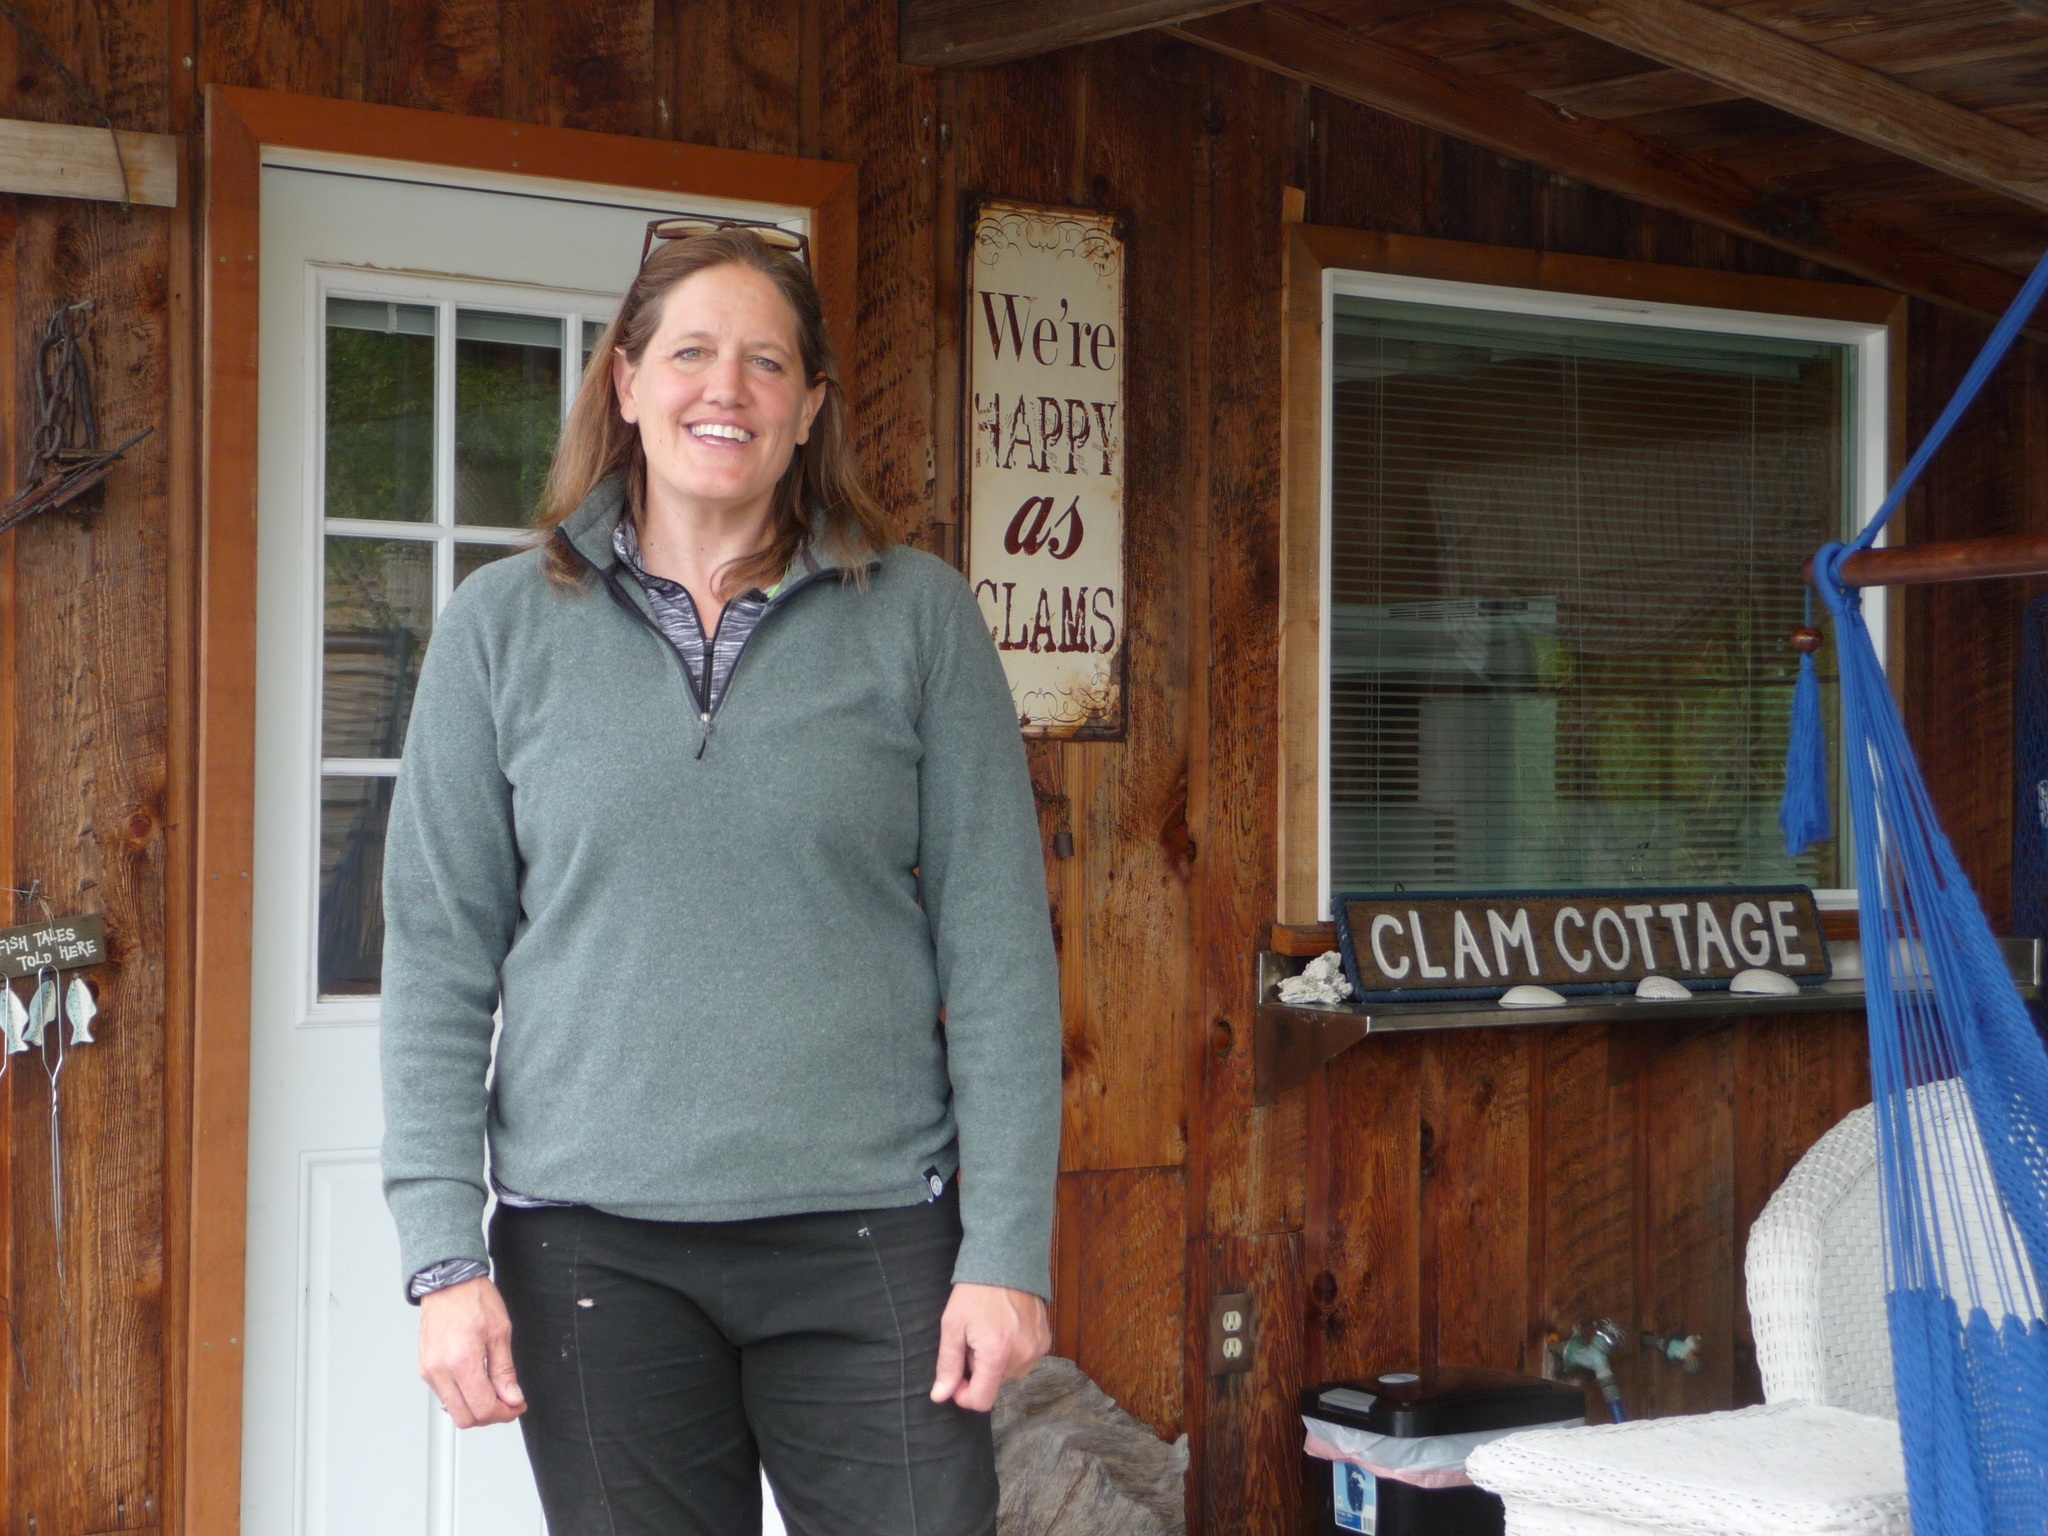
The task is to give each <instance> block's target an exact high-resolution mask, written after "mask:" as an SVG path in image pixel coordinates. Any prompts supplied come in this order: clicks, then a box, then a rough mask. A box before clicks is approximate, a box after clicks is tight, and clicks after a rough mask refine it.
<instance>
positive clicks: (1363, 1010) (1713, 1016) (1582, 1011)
mask: <svg viewBox="0 0 2048 1536" xmlns="http://www.w3.org/2000/svg"><path fill="white" fill-rule="evenodd" d="M1998 942H1999V945H2000V947H2001V948H2003V949H2004V951H2005V958H2006V964H2007V966H2008V968H2009V969H2010V970H2011V972H2012V978H2013V980H2014V981H2015V982H2016V983H2017V984H2018V985H2019V989H2020V996H2022V997H2023V998H2026V999H2027V1000H2028V1001H2030V1002H2031V1001H2033V1000H2034V999H2036V998H2038V997H2040V996H2041V986H2042V974H2041V970H2042V956H2041V941H2040V940H2039V939H2000V940H1999V941H1998ZM1828 951H1829V956H1830V958H1832V959H1833V960H1834V962H1835V967H1836V970H1837V972H1838V973H1841V972H1850V973H1852V977H1853V979H1852V978H1851V977H1844V978H1843V979H1840V980H1835V981H1825V982H1821V983H1820V984H1818V985H1816V986H1810V987H1801V988H1800V989H1799V992H1798V994H1797V995H1796V996H1789V997H1737V996H1736V995H1734V994H1733V993H1730V992H1726V991H1714V992H1695V993H1694V994H1693V995H1692V996H1691V997H1689V998H1686V999H1685V1000H1684V1001H1682V1002H1670V1003H1646V1002H1644V1001H1643V1000H1642V999H1641V998H1638V997H1636V996H1634V995H1633V994H1630V993H1621V994H1619V995H1606V996H1597V997H1574V998H1569V999H1567V1000H1566V1002H1565V1005H1564V1006H1563V1007H1562V1008H1503V1007H1501V1006H1500V1005H1499V1004H1498V1003H1490V1002H1456V1003H1420V1002H1417V1003H1371V1004H1357V1003H1330V1004H1317V1003H1283V1002H1280V1001H1278V999H1277V997H1276V994H1275V989H1276V988H1277V987H1278V986H1279V984H1280V982H1281V980H1282V979H1283V978H1285V977H1288V976H1294V975H1298V974H1300V971H1301V961H1300V958H1299V957H1297V956H1289V955H1282V954H1278V953H1275V952H1274V951H1272V950H1265V951H1262V952H1261V953H1260V955H1259V970H1258V988H1259V992H1258V996H1259V1005H1258V1014H1257V1017H1256V1019H1255V1020H1254V1022H1253V1027H1252V1095H1253V1097H1254V1099H1256V1100H1257V1102H1259V1103H1261V1104H1270V1103H1272V1102H1273V1101H1274V1100H1275V1099H1277V1098H1279V1097H1280V1096H1281V1095H1282V1094H1284V1093H1286V1092H1287V1091H1288V1090H1289V1089H1291V1088H1297V1087H1299V1086H1301V1084H1302V1083H1304V1082H1306V1081H1307V1080H1308V1077H1309V1074H1310V1073H1311V1072H1313V1071H1315V1069H1316V1068H1317V1067H1320V1066H1321V1065H1323V1063H1325V1062H1327V1061H1329V1060H1330V1059H1331V1058H1333V1057H1335V1056H1339V1055H1341V1054H1343V1053H1344V1052H1345V1051H1348V1050H1350V1049H1351V1047H1352V1046H1354V1045H1356V1044H1358V1042H1359V1041H1361V1040H1363V1039H1365V1038H1366V1037H1367V1036H1369V1035H1387V1034H1405V1033H1411V1032H1413V1031H1416V1030H1432V1029H1515V1028H1523V1027H1526V1026H1529V1025H1537V1024H1645V1025H1660V1024H1661V1025H1678V1026H1681V1027H1682V1028H1683V1030H1684V1031H1685V1032H1686V1033H1695V1032H1697V1031H1698V1030H1699V1029H1701V1028H1702V1027H1710V1026H1713V1025H1718V1024H1719V1023H1720V1022H1721V1021H1723V1020H1727V1019H1739V1018H1745V1017H1760V1016H1769V1017H1783V1016H1785V1015H1787V1014H1797V1013H1838V1012H1843V1011H1846V1010H1850V1009H1859V1008H1861V1007H1862V1006H1863V981H1862V964H1861V962H1862V952H1861V949H1860V947H1859V946H1858V945H1856V944H1854V943H1853V942H1847V941H1831V942H1830V943H1829V945H1828Z"/></svg>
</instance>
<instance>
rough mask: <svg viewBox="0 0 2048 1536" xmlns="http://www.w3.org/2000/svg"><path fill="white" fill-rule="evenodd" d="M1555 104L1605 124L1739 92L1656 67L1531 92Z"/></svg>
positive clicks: (1703, 103) (1732, 96)
mask: <svg viewBox="0 0 2048 1536" xmlns="http://www.w3.org/2000/svg"><path fill="white" fill-rule="evenodd" d="M1529 94H1530V95H1531V96H1539V97H1541V98H1542V99H1543V100H1545V101H1547V102H1549V103H1550V104H1551V105H1552V106H1554V107H1568V108H1570V109H1571V110H1572V111H1574V112H1581V113H1584V114H1585V115H1586V116H1587V117H1597V118H1599V119H1600V120H1601V121H1602V122H1603V123H1615V122H1624V121H1626V120H1628V119H1630V118H1634V117H1638V116H1640V115H1642V114H1643V113H1647V112H1678V111H1682V110H1684V109H1685V108H1687V107H1710V106H1713V105H1715V104H1716V103H1719V102H1723V101H1735V100H1737V99H1739V96H1740V93H1739V92H1736V91H1731V90H1729V89H1728V88H1727V87H1726V86H1725V85H1716V84H1715V83H1714V82H1713V81H1711V80H1702V79H1700V77H1699V76H1697V75H1688V74H1687V73H1685V71H1684V70H1682V69H1666V68H1664V67H1663V66H1662V65H1659V66H1658V67H1656V68H1655V69H1649V70H1644V71H1641V72H1638V73H1634V74H1627V75H1616V76H1614V77H1613V78H1612V79H1607V80H1588V81H1586V82H1584V83H1583V84H1579V85H1551V86H1545V87H1543V88H1542V89H1541V90H1534V91H1531V92H1530V93H1529Z"/></svg>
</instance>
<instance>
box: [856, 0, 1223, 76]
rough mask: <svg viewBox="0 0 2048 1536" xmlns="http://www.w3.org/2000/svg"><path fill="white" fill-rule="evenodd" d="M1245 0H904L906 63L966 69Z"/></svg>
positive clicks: (900, 27)
mask: <svg viewBox="0 0 2048 1536" xmlns="http://www.w3.org/2000/svg"><path fill="white" fill-rule="evenodd" d="M1243 3H1244V0H898V4H899V9H898V12H897V28H896V47H897V54H898V56H899V57H900V58H901V59H902V60H903V62H904V63H906V64H928V65H930V66H932V67H933V68H936V69H964V68H969V67H971V66H974V65H977V64H1001V63H1003V62H1005V61H1006V60H1009V59H1021V58H1025V57H1027V56H1029V55H1031V54H1034V53H1050V52H1052V51H1053V50H1054V49H1055V48H1071V47H1073V46H1075V45H1076V44H1077V43H1092V42H1096V41H1098V40H1099V39H1101V38H1105V37H1117V36H1120V35H1122V34H1123V33H1125V32H1142V31H1143V30H1144V29H1145V28H1147V27H1157V26H1163V25H1165V24H1167V23H1168V22H1175V21H1188V20H1192V19H1193V18H1194V17H1197V16H1208V15H1212V14H1214V13H1215V12H1217V11H1227V10H1229V9H1230V8H1231V7H1232V6H1236V5H1242V4H1243Z"/></svg>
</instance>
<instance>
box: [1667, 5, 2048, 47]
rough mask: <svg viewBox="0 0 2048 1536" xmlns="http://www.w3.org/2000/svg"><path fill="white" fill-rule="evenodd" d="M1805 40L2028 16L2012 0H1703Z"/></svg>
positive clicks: (1825, 41)
mask: <svg viewBox="0 0 2048 1536" xmlns="http://www.w3.org/2000/svg"><path fill="white" fill-rule="evenodd" d="M1700 3H1701V4H1703V5H1710V6H1712V7H1713V8H1714V9H1715V10H1717V11H1726V12H1728V13H1729V14H1730V15H1731V16H1740V17H1741V18H1742V19H1743V20H1745V21H1753V22H1756V23H1757V24H1758V25H1759V26H1766V27H1769V28H1770V29H1771V30H1772V31H1773V32H1782V33H1784V34H1785V36H1787V37H1792V38H1797V39H1798V40H1799V41H1800V42H1802V43H1812V44H1814V45H1816V46H1818V47H1823V48H1824V47H1827V46H1828V45H1829V44H1831V43H1837V42H1841V41H1843V40H1845V39H1853V38H1857V37H1861V36H1865V35H1868V34H1870V33H1882V32H1887V31H1891V30H1894V29H1896V28H1899V27H1913V26H1921V25H1924V24H1926V23H1930V22H1954V23H1963V24H1967V23H1969V22H1972V21H1976V20H1979V19H1983V18H1987V17H1989V18H1995V17H1997V16H1998V15H1999V14H2000V13H2003V14H2005V15H2008V16H2011V17H2013V18H2015V19H2018V20H2025V19H2026V18H2025V17H2024V16H2023V15H2022V14H2021V12H2020V11H2019V9H2018V8H2017V7H2016V6H2013V5H2011V4H2010V3H2009V0H1700Z"/></svg>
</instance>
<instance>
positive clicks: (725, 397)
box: [612, 263, 825, 512]
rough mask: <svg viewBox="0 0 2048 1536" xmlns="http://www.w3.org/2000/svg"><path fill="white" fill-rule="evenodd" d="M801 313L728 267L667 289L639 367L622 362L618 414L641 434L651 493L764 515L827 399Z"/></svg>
mask: <svg viewBox="0 0 2048 1536" xmlns="http://www.w3.org/2000/svg"><path fill="white" fill-rule="evenodd" d="M803 373H804V369H803V359H802V356H801V354H800V353H799V352H798V350H797V322H796V314H795V312H794V311H793V310H791V308H790V307H789V301H788V300H786V299H784V298H783V296H782V294H781V292H780V291H779V290H778V289H777V288H776V287H775V285H774V284H773V283H771V282H770V281H769V280H768V279H767V278H766V277H764V276H763V275H762V274H761V273H759V272H756V271H754V270H753V268H751V267H742V266H736V265H733V264H731V263H727V264H725V265H723V266H716V267H707V268H705V270H703V271H702V272H698V273H696V274H694V275H692V276H690V277H687V278H685V279H684V280H683V281H682V282H680V283H678V284H676V286H675V287H673V288H671V289H670V290H669V291H668V295H667V297H666V298H664V299H663V300H662V304H661V321H660V324H658V325H657V326H656V327H655V331H654V335H653V337H652V338H651V339H650V340H649V341H648V343H647V348H646V350H645V351H643V352H642V353H641V354H640V361H639V362H638V363H632V362H629V361H627V359H626V358H625V357H623V356H620V355H614V356H613V358H612V382H613V384H614V386H615V387H616V388H617V391H618V397H619V414H620V415H621V416H622V417H624V418H625V419H626V420H627V421H629V422H632V423H634V424H635V425H637V426H638V427H639V428H640V444H641V447H642V448H643V449H644V450H645V451H646V454H647V479H648V487H647V489H648V496H649V499H650V500H651V501H654V502H656V503H657V504H660V503H663V502H666V503H668V504H670V505H671V506H673V507H674V508H675V509H676V510H681V511H702V512H750V511H753V510H756V509H757V508H765V507H766V505H767V501H768V498H769V497H770V495H772V494H773V492H774V490H775V486H776V483H777V482H778V481H780V480H781V478H782V474H783V471H784V470H786V469H788V468H789V461H790V459H791V457H792V456H794V454H795V453H796V449H797V445H798V444H799V443H802V442H804V441H806V440H807V439H808V438H809V437H810V433H811V420H812V418H813V417H815V416H816V415H817V414H818V407H819V406H820V405H822V404H824V401H825V385H824V383H823V382H822V381H821V382H819V383H817V384H815V385H808V386H807V385H806V383H805V381H804V376H803Z"/></svg>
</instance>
